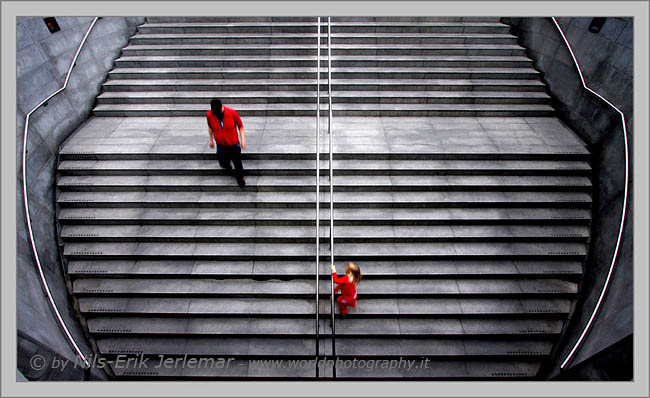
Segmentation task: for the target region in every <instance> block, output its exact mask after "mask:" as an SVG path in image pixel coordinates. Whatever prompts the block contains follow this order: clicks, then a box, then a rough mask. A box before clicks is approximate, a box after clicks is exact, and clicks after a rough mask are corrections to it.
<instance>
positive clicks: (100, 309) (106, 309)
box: [88, 308, 123, 312]
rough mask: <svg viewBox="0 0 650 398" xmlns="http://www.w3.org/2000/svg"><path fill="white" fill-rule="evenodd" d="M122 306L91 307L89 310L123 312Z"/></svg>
mask: <svg viewBox="0 0 650 398" xmlns="http://www.w3.org/2000/svg"><path fill="white" fill-rule="evenodd" d="M122 311H123V310H122V309H121V308H91V309H89V310H88V312H122Z"/></svg>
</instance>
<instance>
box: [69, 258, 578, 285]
mask: <svg viewBox="0 0 650 398" xmlns="http://www.w3.org/2000/svg"><path fill="white" fill-rule="evenodd" d="M359 266H360V267H361V268H362V269H363V278H364V282H365V281H368V280H374V279H399V278H419V279H422V280H425V279H443V280H444V279H481V278H485V277H490V278H507V279H526V278H537V279H544V278H546V279H549V278H551V279H552V278H561V279H565V280H573V281H575V280H576V277H578V276H580V275H582V264H581V263H580V262H578V261H508V260H501V261H468V260H466V261H371V262H365V263H364V262H359ZM314 268H315V266H314V259H312V260H311V261H254V260H247V261H193V260H182V261H164V260H159V261H146V260H145V261H133V260H97V261H84V260H79V261H76V260H73V261H69V262H68V273H69V275H70V276H71V277H72V278H95V277H98V278H106V277H128V278H186V279H194V278H206V277H208V278H214V277H219V278H220V279H227V278H248V279H255V280H268V279H270V278H278V279H280V278H285V279H286V278H289V277H296V278H298V277H302V278H306V279H309V278H314ZM320 279H321V283H326V284H329V283H330V280H331V276H330V269H329V264H328V262H327V261H323V262H321V263H320Z"/></svg>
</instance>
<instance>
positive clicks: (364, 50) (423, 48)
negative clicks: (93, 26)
mask: <svg viewBox="0 0 650 398" xmlns="http://www.w3.org/2000/svg"><path fill="white" fill-rule="evenodd" d="M317 51H318V43H317V42H316V41H315V40H314V43H313V44H261V45H255V44H251V45H243V44H235V45H224V44H221V45H219V44H210V45H207V44H160V45H154V44H146V45H133V44H129V45H128V46H126V47H124V48H123V49H122V54H123V55H127V56H131V55H158V56H161V55H176V56H177V55H211V56H221V55H223V56H226V55H270V54H273V55H285V56H286V55H293V56H296V55H316V52H317ZM321 51H325V48H324V47H321ZM332 53H333V54H334V55H351V54H354V55H424V56H428V55H501V56H503V55H517V56H524V55H525V49H524V48H523V47H521V46H519V45H517V44H487V43H486V44H419V45H409V44H375V45H363V44H337V45H336V46H335V47H334V46H333V48H332Z"/></svg>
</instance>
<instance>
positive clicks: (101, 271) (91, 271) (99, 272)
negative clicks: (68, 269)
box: [72, 269, 108, 274]
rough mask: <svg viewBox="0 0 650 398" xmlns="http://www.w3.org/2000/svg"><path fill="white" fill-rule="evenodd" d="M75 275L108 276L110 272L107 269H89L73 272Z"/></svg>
mask: <svg viewBox="0 0 650 398" xmlns="http://www.w3.org/2000/svg"><path fill="white" fill-rule="evenodd" d="M72 273H74V274H107V273H108V271H107V270H105V269H87V270H81V271H72Z"/></svg>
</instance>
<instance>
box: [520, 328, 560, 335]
mask: <svg viewBox="0 0 650 398" xmlns="http://www.w3.org/2000/svg"><path fill="white" fill-rule="evenodd" d="M519 333H521V334H540V333H553V331H552V330H544V329H524V330H520V331H519Z"/></svg>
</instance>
